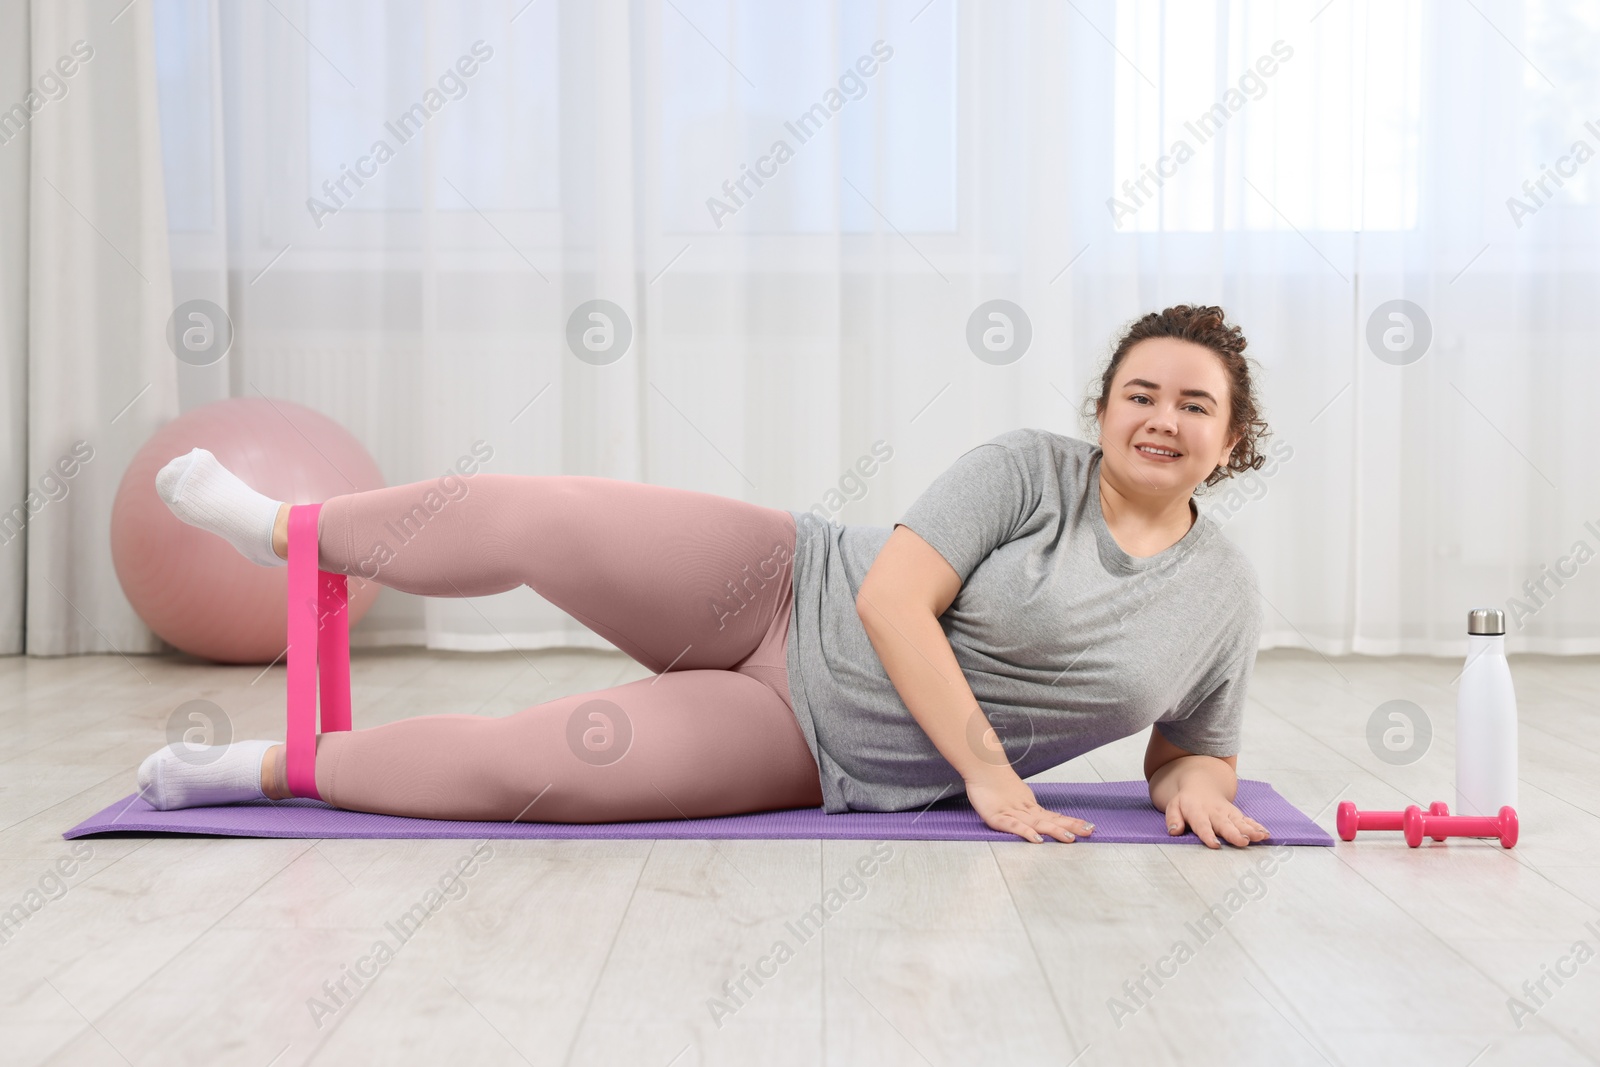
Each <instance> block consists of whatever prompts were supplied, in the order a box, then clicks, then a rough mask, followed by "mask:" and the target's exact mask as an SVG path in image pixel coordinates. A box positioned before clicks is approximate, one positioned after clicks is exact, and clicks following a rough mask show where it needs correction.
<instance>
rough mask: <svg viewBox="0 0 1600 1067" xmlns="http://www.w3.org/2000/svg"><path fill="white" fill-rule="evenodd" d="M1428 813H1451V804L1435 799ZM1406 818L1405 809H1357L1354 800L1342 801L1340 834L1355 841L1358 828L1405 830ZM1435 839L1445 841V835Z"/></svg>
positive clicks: (1339, 817)
mask: <svg viewBox="0 0 1600 1067" xmlns="http://www.w3.org/2000/svg"><path fill="white" fill-rule="evenodd" d="M1413 807H1415V805H1413ZM1428 814H1429V815H1449V814H1450V805H1448V804H1446V803H1445V802H1444V801H1442V800H1435V801H1434V802H1433V803H1432V804H1429V805H1428ZM1405 819H1406V813H1405V812H1403V811H1357V810H1356V806H1355V803H1354V802H1352V801H1349V800H1345V801H1341V802H1340V804H1339V815H1338V820H1337V822H1338V826H1339V836H1340V837H1342V838H1344V840H1346V841H1354V840H1355V839H1356V831H1357V830H1404V829H1405V828H1406V825H1405ZM1434 840H1435V841H1443V840H1444V835H1443V834H1440V835H1438V836H1436V837H1435V838H1434Z"/></svg>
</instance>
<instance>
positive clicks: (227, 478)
mask: <svg viewBox="0 0 1600 1067" xmlns="http://www.w3.org/2000/svg"><path fill="white" fill-rule="evenodd" d="M156 492H157V493H159V494H160V496H161V499H162V500H164V501H166V504H167V507H168V508H170V509H172V513H173V514H174V515H176V516H177V517H178V518H180V519H182V520H183V521H184V522H186V523H188V524H189V525H190V526H198V527H200V528H201V529H202V530H209V531H210V532H212V533H214V534H216V535H218V536H219V537H221V538H223V539H225V540H226V541H227V542H228V543H229V544H231V545H233V547H234V548H237V549H238V550H239V551H240V553H242V554H243V555H244V557H245V558H246V559H248V560H250V561H251V562H252V563H259V564H261V565H262V566H263V567H282V566H284V565H285V564H286V563H287V562H288V555H289V550H288V533H289V526H288V522H289V514H288V512H289V505H288V504H285V503H284V502H283V501H281V500H273V499H272V498H271V497H269V496H266V495H264V494H262V493H258V492H256V491H255V490H254V489H252V488H250V487H249V486H248V485H246V484H245V483H244V482H243V481H241V480H240V479H239V476H238V475H236V474H234V473H233V472H232V471H230V470H228V468H226V467H224V466H223V465H222V464H221V463H219V462H218V461H217V457H216V456H214V455H212V454H211V453H210V452H208V451H207V450H205V449H203V448H195V449H192V450H191V451H189V452H188V453H186V454H184V455H181V456H179V457H177V458H176V459H174V460H173V461H172V462H171V463H168V464H167V465H166V466H165V467H162V468H161V470H160V471H159V472H158V473H157V474H156ZM280 526H281V527H282V534H283V536H282V538H281V540H280V537H279V527H280ZM280 547H281V548H282V550H283V551H282V553H281V554H280V553H279V548H280Z"/></svg>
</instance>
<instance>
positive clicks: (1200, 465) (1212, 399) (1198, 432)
mask: <svg viewBox="0 0 1600 1067" xmlns="http://www.w3.org/2000/svg"><path fill="white" fill-rule="evenodd" d="M1247 344H1248V342H1247V341H1246V340H1245V337H1244V333H1243V331H1242V330H1240V328H1239V327H1238V326H1236V325H1231V324H1229V323H1228V322H1227V320H1226V316H1225V314H1224V312H1223V310H1222V309H1221V308H1219V307H1205V306H1201V307H1192V306H1190V305H1187V304H1179V305H1177V306H1175V307H1170V308H1167V309H1166V310H1164V311H1159V312H1151V313H1150V314H1148V315H1146V316H1144V317H1143V318H1141V319H1139V320H1138V321H1137V322H1135V323H1134V324H1133V326H1131V327H1130V328H1129V329H1128V331H1127V332H1126V333H1124V334H1123V336H1122V339H1121V341H1119V342H1118V344H1117V347H1116V350H1115V351H1114V352H1113V353H1112V355H1111V359H1110V361H1109V362H1108V363H1107V364H1106V368H1105V370H1104V371H1103V372H1102V373H1101V375H1100V379H1099V382H1098V386H1099V390H1098V392H1097V393H1096V392H1094V391H1091V394H1090V396H1091V399H1090V400H1088V401H1086V402H1085V405H1084V407H1085V411H1084V415H1085V418H1086V421H1087V420H1088V419H1089V418H1092V419H1093V421H1094V422H1095V423H1096V424H1098V427H1099V432H1100V447H1101V448H1102V450H1103V451H1104V454H1105V459H1104V462H1103V463H1102V464H1101V466H1100V501H1101V506H1102V508H1103V509H1104V511H1105V519H1106V526H1107V527H1108V528H1109V529H1110V530H1111V533H1112V536H1113V537H1115V538H1116V540H1117V543H1118V544H1119V545H1121V546H1122V547H1123V548H1124V549H1125V550H1126V551H1127V552H1128V553H1129V554H1130V555H1134V556H1150V555H1154V554H1155V553H1157V552H1160V551H1162V550H1163V549H1165V548H1167V547H1168V546H1170V545H1172V544H1175V543H1176V542H1177V541H1178V540H1179V539H1180V538H1182V537H1183V535H1184V534H1185V533H1186V532H1187V531H1188V530H1189V528H1190V527H1191V526H1192V525H1194V521H1195V519H1196V518H1197V517H1198V516H1199V511H1198V509H1197V508H1195V506H1194V503H1193V501H1192V499H1191V496H1192V495H1193V493H1194V492H1195V490H1196V489H1199V488H1201V487H1202V486H1211V485H1215V484H1216V483H1217V482H1219V481H1221V480H1223V479H1224V478H1229V477H1232V476H1233V475H1235V474H1238V473H1242V472H1244V471H1251V470H1257V469H1259V468H1260V467H1261V466H1263V465H1264V464H1265V463H1266V459H1265V457H1264V456H1262V455H1261V453H1260V448H1259V445H1260V443H1261V441H1262V440H1263V439H1264V438H1266V437H1268V436H1270V432H1269V431H1268V430H1267V428H1266V425H1267V424H1266V423H1265V422H1264V421H1262V420H1261V419H1260V418H1258V417H1257V408H1258V405H1257V402H1256V397H1255V391H1254V386H1253V385H1252V382H1251V378H1250V368H1249V361H1248V360H1247V359H1246V358H1245V356H1244V350H1245V347H1246V345H1247Z"/></svg>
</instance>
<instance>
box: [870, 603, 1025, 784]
mask: <svg viewBox="0 0 1600 1067" xmlns="http://www.w3.org/2000/svg"><path fill="white" fill-rule="evenodd" d="M856 609H857V612H858V614H860V616H861V625H862V627H863V628H864V629H865V630H866V632H867V639H868V640H869V641H871V642H872V647H873V650H874V651H876V652H877V653H878V659H879V660H881V661H882V663H883V666H884V670H885V671H887V672H888V675H889V680H890V681H891V682H893V683H894V687H895V690H896V691H897V692H898V693H899V694H900V699H901V700H903V701H904V702H905V705H906V707H907V708H908V709H910V711H911V716H912V718H914V719H916V721H917V724H918V725H919V726H921V727H922V729H923V732H925V733H926V734H927V735H928V737H929V739H930V740H932V741H933V744H934V747H936V748H937V749H938V750H939V752H940V754H942V755H943V756H944V758H945V759H947V760H949V761H950V765H951V766H952V767H954V768H955V769H956V772H957V773H958V774H960V775H961V778H962V780H963V781H966V782H972V781H978V780H988V781H994V780H997V779H1003V778H1007V777H1011V778H1016V777H1017V773H1016V771H1014V770H1012V768H1011V764H1010V762H1009V761H1007V760H1006V759H1005V755H1004V749H1001V748H999V747H998V746H997V747H995V748H994V749H993V754H990V750H989V749H988V748H987V747H983V748H980V747H979V746H980V745H986V744H988V743H990V742H987V741H986V740H982V739H983V738H984V732H986V731H987V729H988V727H987V726H986V725H984V724H982V723H974V721H973V716H982V715H983V709H982V708H981V707H979V705H978V701H977V698H976V697H974V696H973V695H972V687H971V686H969V685H968V684H967V679H966V676H965V675H963V674H962V673H961V666H960V664H959V663H957V662H956V654H955V650H954V649H952V648H951V647H950V639H949V638H947V637H946V636H945V633H944V629H943V627H941V626H940V625H939V620H938V618H937V617H936V616H935V615H934V614H933V613H932V612H931V611H929V610H928V609H927V608H925V607H922V606H920V605H916V604H904V603H900V602H897V601H895V600H892V599H890V600H887V601H885V600H884V599H883V598H869V597H868V596H867V595H866V594H865V593H863V594H862V595H861V596H859V597H857V599H856ZM986 721H987V720H986ZM975 738H976V739H980V740H979V741H978V742H977V743H974V739H975ZM1018 780H1019V781H1020V780H1021V779H1020V778H1019V779H1018Z"/></svg>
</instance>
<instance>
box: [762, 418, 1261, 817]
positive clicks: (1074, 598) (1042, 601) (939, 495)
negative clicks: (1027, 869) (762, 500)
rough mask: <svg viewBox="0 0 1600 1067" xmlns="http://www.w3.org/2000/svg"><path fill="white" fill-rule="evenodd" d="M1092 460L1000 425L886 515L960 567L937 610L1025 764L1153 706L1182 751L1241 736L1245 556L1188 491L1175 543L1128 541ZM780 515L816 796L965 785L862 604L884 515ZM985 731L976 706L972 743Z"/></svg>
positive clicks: (872, 804)
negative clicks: (896, 512) (886, 655)
mask: <svg viewBox="0 0 1600 1067" xmlns="http://www.w3.org/2000/svg"><path fill="white" fill-rule="evenodd" d="M1100 458H1101V450H1100V447H1099V446H1098V445H1093V444H1090V443H1088V442H1085V441H1080V440H1077V439H1075V438H1071V437H1063V436H1061V435H1060V434H1054V433H1049V432H1047V431H1044V430H1029V429H1024V430H1013V431H1011V432H1009V433H1005V434H1001V435H1000V436H999V437H996V438H995V439H994V440H993V441H990V442H987V443H985V444H982V445H979V446H978V447H976V448H974V449H972V450H971V451H969V452H967V453H965V454H964V455H962V456H961V457H960V458H959V459H957V460H956V462H955V464H954V465H953V466H951V467H950V469H949V470H947V471H945V472H944V473H943V474H941V475H940V476H939V477H938V478H936V479H935V480H934V482H933V484H932V485H931V486H929V488H928V489H927V491H926V492H924V493H923V494H922V495H921V496H920V497H918V498H917V500H916V501H915V502H914V503H913V504H912V505H911V507H910V509H909V510H908V511H907V512H906V513H905V515H904V517H903V518H902V519H901V520H900V521H901V523H902V524H903V525H905V526H908V527H910V528H911V530H912V531H914V532H915V533H916V534H918V535H919V536H920V537H921V538H922V539H923V540H924V541H926V542H928V544H930V545H932V546H933V547H934V548H935V549H937V550H938V552H939V553H940V555H942V556H943V557H944V558H945V559H946V560H947V561H949V563H950V566H951V567H953V568H954V569H955V572H956V573H957V574H958V575H960V576H961V580H962V586H961V591H960V592H959V593H958V594H957V596H956V598H955V600H954V602H952V603H951V605H950V607H949V609H948V610H946V612H945V613H944V614H943V615H942V616H940V619H939V621H940V624H941V625H942V627H943V628H944V632H945V635H946V636H947V637H948V638H949V639H950V644H951V647H952V648H953V649H954V650H955V656H956V661H957V662H958V663H959V664H960V666H961V670H962V673H963V674H964V675H965V676H966V679H967V682H968V683H969V684H970V685H971V687H972V691H973V694H974V695H975V696H976V697H977V699H978V703H979V704H980V705H981V706H982V708H983V710H984V713H985V715H986V716H987V718H988V720H989V722H990V724H991V725H992V727H993V729H994V731H995V735H996V736H997V737H998V739H999V741H1000V743H1001V744H1002V745H1003V746H1004V758H1007V759H1009V761H1010V763H1011V765H1012V766H1013V767H1014V768H1015V769H1016V771H1017V773H1018V774H1019V775H1020V776H1022V777H1024V778H1027V777H1029V776H1031V775H1034V774H1037V773H1039V772H1040V771H1043V770H1047V769H1048V768H1051V767H1055V766H1057V765H1059V764H1062V763H1065V762H1066V761H1068V760H1070V759H1073V758H1075V757H1077V756H1079V755H1082V754H1083V753H1085V752H1088V751H1090V750H1091V749H1095V748H1099V747H1100V746H1101V745H1104V744H1107V743H1109V742H1111V741H1115V740H1117V739H1119V738H1122V737H1127V736H1128V735H1130V734H1133V733H1136V732H1138V731H1140V730H1143V729H1144V728H1145V727H1148V726H1150V725H1151V724H1152V723H1159V724H1160V725H1159V729H1160V730H1161V733H1162V734H1163V736H1165V737H1166V739H1167V740H1168V741H1171V742H1172V743H1173V744H1175V745H1177V746H1178V747H1179V748H1183V749H1186V750H1188V751H1190V752H1197V753H1203V754H1206V755H1212V756H1231V755H1235V754H1237V753H1238V752H1239V746H1240V739H1241V724H1242V718H1243V715H1242V713H1243V710H1244V701H1245V690H1246V687H1247V686H1248V684H1249V681H1250V675H1251V672H1252V671H1253V669H1254V667H1255V657H1256V648H1257V644H1258V643H1259V640H1260V633H1261V609H1260V602H1259V595H1258V593H1257V591H1256V589H1257V582H1256V575H1255V570H1254V568H1253V567H1252V566H1251V564H1250V561H1249V560H1248V559H1247V558H1246V557H1245V556H1244V554H1243V553H1242V552H1240V551H1239V549H1238V548H1237V546H1235V545H1234V544H1233V543H1232V542H1230V541H1229V540H1228V539H1227V538H1226V537H1224V536H1223V534H1222V531H1221V528H1220V527H1219V526H1218V525H1217V524H1216V523H1215V522H1213V521H1212V520H1211V519H1210V518H1208V517H1206V516H1205V515H1204V514H1201V513H1199V511H1198V509H1195V508H1194V506H1193V504H1192V503H1191V505H1190V506H1191V511H1192V512H1193V513H1194V514H1195V520H1194V524H1193V526H1191V527H1190V529H1189V532H1188V533H1187V534H1186V535H1185V536H1184V537H1183V539H1182V540H1181V541H1179V542H1178V543H1177V544H1175V545H1172V546H1171V547H1169V548H1167V549H1166V550H1165V551H1162V552H1159V553H1157V554H1156V555H1154V556H1149V557H1145V558H1137V557H1134V556H1130V555H1128V554H1127V553H1126V552H1124V551H1123V550H1122V548H1121V547H1120V546H1119V545H1118V544H1117V543H1116V540H1115V539H1114V538H1113V537H1112V536H1111V531H1110V530H1109V529H1108V528H1107V527H1106V523H1105V517H1104V515H1103V514H1102V513H1101V511H1100ZM792 514H793V515H794V517H795V523H796V526H797V533H796V545H795V569H794V591H795V595H794V616H793V619H792V620H791V629H790V634H789V644H788V648H787V662H788V667H789V688H790V691H791V694H792V696H793V697H794V706H795V715H796V717H797V718H798V719H799V721H800V727H801V730H802V731H803V732H804V733H805V736H806V743H807V744H808V745H809V746H810V748H811V753H812V755H813V756H815V757H816V760H817V765H818V767H820V768H821V770H822V795H823V806H824V808H825V810H827V811H828V812H830V813H833V812H842V811H906V810H911V809H915V808H921V807H924V806H927V805H930V804H932V803H933V802H935V801H937V800H940V799H943V798H945V797H951V796H960V795H962V794H963V792H964V786H963V784H962V780H961V776H960V774H959V773H957V771H956V770H955V768H954V767H952V766H951V765H950V762H949V761H948V760H946V759H945V758H944V756H943V755H942V754H941V753H940V752H939V750H938V748H936V747H935V746H934V744H933V741H932V740H931V739H930V738H929V737H928V735H927V734H926V733H925V732H924V731H923V729H922V727H921V725H919V724H918V722H917V720H916V719H915V718H914V717H912V715H911V712H910V710H909V709H908V708H907V707H906V706H905V702H904V701H902V700H901V699H900V694H899V693H898V692H897V691H896V689H895V688H894V683H892V682H891V681H890V680H889V676H888V674H887V672H885V670H884V669H883V664H882V662H881V661H880V660H879V659H878V655H877V652H876V651H875V650H874V649H873V647H872V643H871V642H870V641H869V640H868V639H867V635H866V631H865V630H864V629H863V628H862V626H861V620H860V618H859V617H858V616H857V614H856V605H855V599H856V592H857V590H859V589H860V588H861V582H862V579H863V578H864V577H865V576H866V573H867V570H868V569H869V568H870V567H871V566H872V563H873V561H874V560H875V559H876V558H877V556H878V552H879V550H880V549H882V548H883V545H884V542H886V541H887V540H888V539H889V535H890V533H891V532H892V531H893V527H884V526H850V525H847V526H838V525H835V524H833V523H828V522H823V521H822V520H821V519H819V518H818V517H817V516H816V515H814V514H811V513H809V512H800V511H796V512H792ZM983 737H984V734H983V729H982V723H981V722H979V721H978V720H977V719H976V717H974V719H973V720H972V722H971V724H970V725H969V728H968V738H969V742H970V743H972V744H973V745H974V746H975V748H977V750H979V751H980V752H981V751H984V749H983V748H982V747H981V746H982V745H983ZM991 741H992V739H991ZM987 751H989V752H990V753H991V756H990V757H989V758H992V759H993V760H994V761H995V762H999V761H1000V759H1001V758H1002V757H1001V755H1000V753H998V752H995V751H994V750H993V748H992V745H991V747H990V748H989V749H988V750H987Z"/></svg>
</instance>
